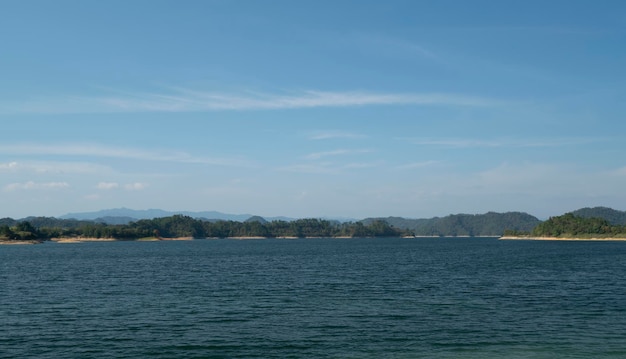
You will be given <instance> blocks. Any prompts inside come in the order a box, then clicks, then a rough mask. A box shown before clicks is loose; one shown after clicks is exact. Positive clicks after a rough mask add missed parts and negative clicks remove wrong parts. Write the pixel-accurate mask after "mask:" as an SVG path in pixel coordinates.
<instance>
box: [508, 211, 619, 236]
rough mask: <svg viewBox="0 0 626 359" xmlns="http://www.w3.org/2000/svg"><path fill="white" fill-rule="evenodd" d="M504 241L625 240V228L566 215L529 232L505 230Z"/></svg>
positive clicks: (601, 220)
mask: <svg viewBox="0 0 626 359" xmlns="http://www.w3.org/2000/svg"><path fill="white" fill-rule="evenodd" d="M503 238H505V239H626V226H625V225H618V224H612V223H611V222H609V221H608V220H607V219H604V218H599V217H583V216H580V215H576V214H574V213H571V212H570V213H566V214H564V215H561V216H557V217H550V218H549V219H548V220H546V221H544V222H542V223H539V224H538V225H537V226H536V227H535V228H533V230H532V231H530V232H523V231H513V230H507V231H505V232H504V236H503Z"/></svg>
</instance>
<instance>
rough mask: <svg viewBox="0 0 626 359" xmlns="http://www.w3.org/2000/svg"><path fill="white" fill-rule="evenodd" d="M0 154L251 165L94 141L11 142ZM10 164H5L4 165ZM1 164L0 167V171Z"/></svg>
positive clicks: (239, 160) (244, 162)
mask: <svg viewBox="0 0 626 359" xmlns="http://www.w3.org/2000/svg"><path fill="white" fill-rule="evenodd" d="M0 154H5V155H19V156H42V155H45V156H49V155H56V156H76V157H83V156H92V157H105V158H123V159H130V160H142V161H164V162H179V163H195V164H205V165H222V166H235V167H251V166H252V164H250V163H248V162H247V161H246V160H244V159H240V158H217V157H196V156H192V155H190V154H188V153H185V152H175V151H167V152H166V151H158V150H153V151H149V150H148V151H146V150H141V149H135V148H124V147H110V146H102V145H97V144H75V145H38V144H12V145H0ZM9 165H11V164H8V165H6V166H5V167H7V168H8V166H9ZM1 169H4V167H0V170H1Z"/></svg>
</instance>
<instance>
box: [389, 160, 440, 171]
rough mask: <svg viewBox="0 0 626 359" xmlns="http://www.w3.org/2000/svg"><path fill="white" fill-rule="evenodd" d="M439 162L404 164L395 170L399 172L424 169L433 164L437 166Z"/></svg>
mask: <svg viewBox="0 0 626 359" xmlns="http://www.w3.org/2000/svg"><path fill="white" fill-rule="evenodd" d="M438 163H439V161H423V162H411V163H406V164H403V165H400V166H397V167H396V169H399V170H411V169H416V168H424V167H429V166H432V165H435V164H438Z"/></svg>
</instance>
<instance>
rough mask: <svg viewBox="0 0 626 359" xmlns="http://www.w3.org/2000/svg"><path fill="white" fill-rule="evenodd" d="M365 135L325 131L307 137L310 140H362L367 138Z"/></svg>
mask: <svg viewBox="0 0 626 359" xmlns="http://www.w3.org/2000/svg"><path fill="white" fill-rule="evenodd" d="M367 137H368V136H367V135H364V134H360V133H354V132H343V131H325V132H317V133H315V134H312V135H311V136H309V139H310V140H332V139H362V138H367Z"/></svg>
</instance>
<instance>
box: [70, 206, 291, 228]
mask: <svg viewBox="0 0 626 359" xmlns="http://www.w3.org/2000/svg"><path fill="white" fill-rule="evenodd" d="M176 214H180V215H183V216H189V217H192V218H198V219H203V220H208V221H213V220H214V221H219V220H222V221H237V222H243V221H245V220H247V219H249V218H251V217H255V216H254V215H252V214H228V213H222V212H217V211H202V212H191V211H164V210H162V209H144V210H136V209H130V208H113V209H103V210H100V211H96V212H79V213H68V214H65V215H63V216H61V217H59V218H62V219H78V220H90V221H96V222H103V223H107V224H127V223H129V222H132V221H136V220H139V219H153V218H161V217H169V216H173V215H176ZM265 220H267V221H274V220H283V221H292V220H293V218H288V217H267V218H265Z"/></svg>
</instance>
